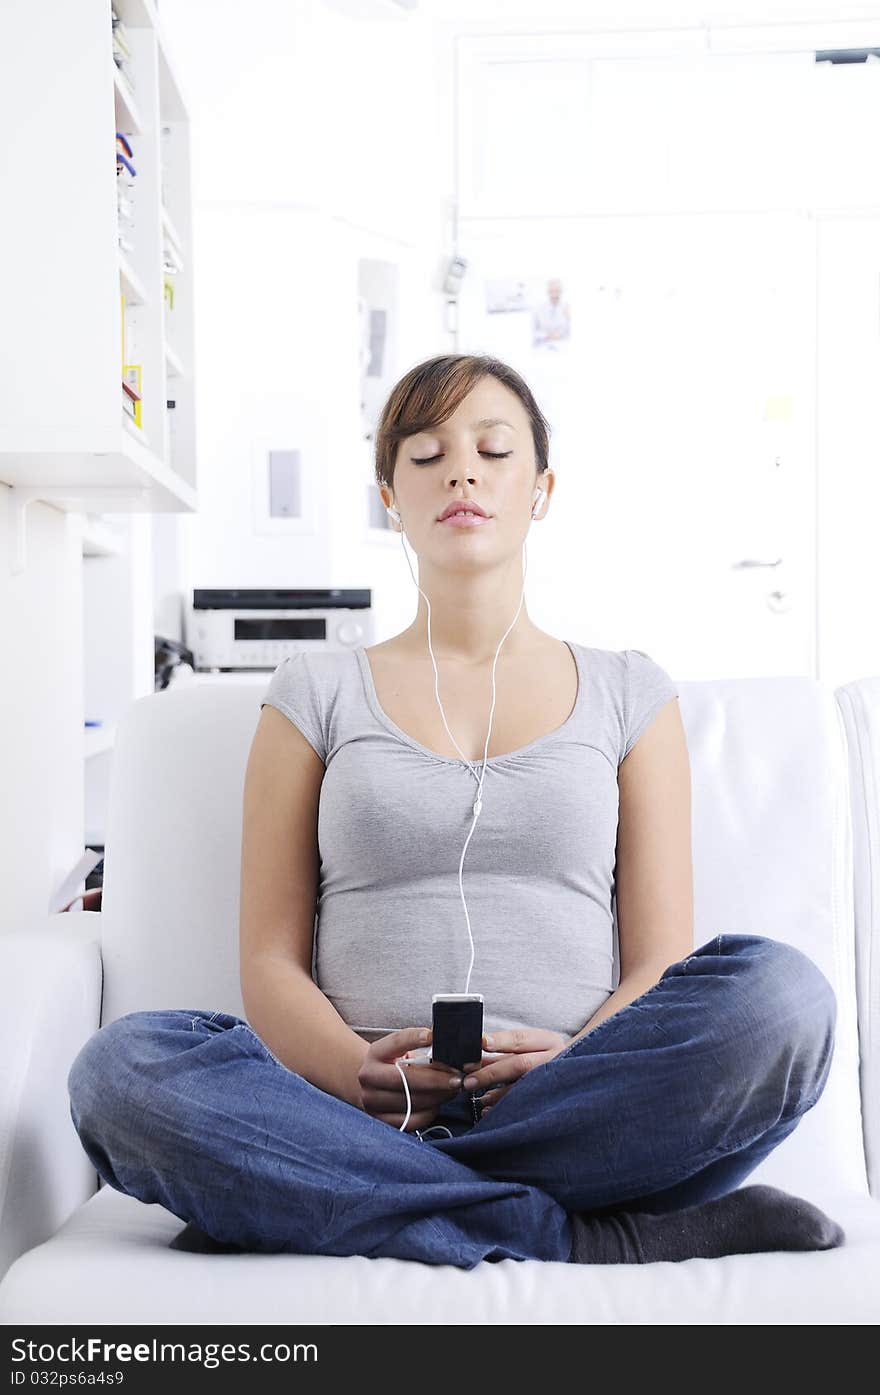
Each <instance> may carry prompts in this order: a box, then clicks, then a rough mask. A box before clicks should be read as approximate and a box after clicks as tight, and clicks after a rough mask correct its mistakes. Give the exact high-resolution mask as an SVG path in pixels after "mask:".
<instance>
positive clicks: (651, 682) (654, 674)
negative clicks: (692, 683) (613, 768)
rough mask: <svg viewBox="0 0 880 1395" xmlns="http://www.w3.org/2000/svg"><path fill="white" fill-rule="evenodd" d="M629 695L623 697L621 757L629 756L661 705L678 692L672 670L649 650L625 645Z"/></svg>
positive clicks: (627, 690)
mask: <svg viewBox="0 0 880 1395" xmlns="http://www.w3.org/2000/svg"><path fill="white" fill-rule="evenodd" d="M624 654H625V656H626V698H625V701H624V708H623V710H624V717H625V730H624V747H623V751H622V753H621V756H620V759H621V760H623V758H624V757H625V756H628V755H629V753H630V751H631V750H632V748H633V746H634V745H635V744H636V742H637V741H638V739H639V737H640V736H641V735H642V733H643V731H644V730H645V729H646V727H648V726H649V725H650V724H651V722H652V721H653V720H654V718H655V717H656V716H657V713H658V712H659V711H660V709H661V707H664V706H665V705H666V703H667V702H669V701H670V699H671V698H677V697H678V696H679V692H678V689H677V687H676V686H675V684H674V683H673V681H672V679H671V678H670V676H669V674H668V673H667V672H666V670H665V669H664V668H661V667H660V665H659V664H656V663H655V662H654V660H653V659H652V658H651V656H650V654H645V653H643V651H642V650H641V649H625V650H624Z"/></svg>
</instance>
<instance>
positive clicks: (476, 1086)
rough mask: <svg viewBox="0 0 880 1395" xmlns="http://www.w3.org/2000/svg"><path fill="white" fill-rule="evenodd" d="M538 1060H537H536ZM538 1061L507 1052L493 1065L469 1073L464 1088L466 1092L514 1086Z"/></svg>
mask: <svg viewBox="0 0 880 1395" xmlns="http://www.w3.org/2000/svg"><path fill="white" fill-rule="evenodd" d="M536 1059H537V1058H536ZM536 1059H535V1060H533V1059H532V1058H531V1057H529V1056H526V1055H520V1056H518V1055H515V1054H514V1053H513V1052H510V1051H505V1052H503V1053H502V1056H501V1058H500V1059H498V1060H496V1061H495V1062H494V1064H493V1065H491V1066H485V1067H484V1068H483V1069H482V1070H476V1071H469V1072H468V1073H467V1075H465V1078H464V1088H465V1089H466V1090H481V1089H485V1088H486V1087H487V1086H489V1085H508V1084H510V1085H512V1084H514V1083H515V1082H516V1081H517V1080H519V1078H520V1076H523V1075H525V1073H526V1071H528V1070H531V1069H532V1066H533V1065H535V1063H536Z"/></svg>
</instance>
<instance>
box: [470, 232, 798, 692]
mask: <svg viewBox="0 0 880 1395" xmlns="http://www.w3.org/2000/svg"><path fill="white" fill-rule="evenodd" d="M459 251H460V252H461V254H462V255H463V256H464V257H466V258H467V259H468V269H467V273H466V277H465V282H464V285H463V289H462V295H461V300H460V307H459V310H460V314H459V335H458V346H457V347H458V351H459V352H464V353H491V354H497V355H498V356H499V357H500V358H502V359H504V360H505V361H506V362H508V363H510V364H511V365H512V366H513V367H515V368H516V369H517V370H518V371H519V372H520V373H522V375H523V376H524V377H525V379H526V381H527V382H528V383H529V385H530V386H531V387H532V389H533V391H534V392H535V395H536V398H537V400H538V405H539V406H540V407H541V408H542V410H543V411H544V413H545V415H546V416H547V417H548V418H549V419H550V423H551V426H552V428H553V430H552V436H551V464H552V465H553V467H554V469H555V470H556V471H557V476H558V480H557V485H556V494H555V496H554V503H555V505H556V509H555V511H554V513H553V515H552V518H553V521H552V523H550V521H549V520H548V524H547V530H548V531H547V532H546V533H545V534H544V535H543V536H539V537H537V538H536V529H534V528H533V529H532V530H531V533H530V535H529V547H530V549H531V550H534V551H536V552H537V554H538V556H539V559H540V560H539V565H538V569H537V576H538V583H539V584H540V585H546V586H547V587H550V588H552V597H553V600H552V618H549V616H548V608H547V607H546V606H544V605H541V604H538V605H536V606H531V605H530V613H531V614H532V615H533V617H534V618H536V620H537V622H538V623H544V624H550V626H551V628H552V629H553V630H554V632H555V633H557V634H559V635H561V636H564V637H567V638H574V639H580V640H582V641H583V642H586V643H596V644H599V645H603V644H607V645H609V646H613V647H624V646H625V645H632V646H634V647H637V648H643V649H645V650H647V652H649V653H650V652H652V651H654V650H656V655H657V657H658V659H660V660H661V661H662V662H663V663H664V665H665V666H667V667H669V668H670V669H672V670H673V671H674V672H675V673H676V674H677V676H678V677H680V678H687V677H701V678H712V677H742V676H748V675H750V674H764V675H770V674H780V675H784V674H810V673H815V671H816V646H815V630H816V576H815V556H816V522H817V520H816V459H815V376H816V371H815V358H816V354H815V350H816V224H815V221H814V219H813V218H812V217H810V216H808V215H804V214H797V213H787V212H772V213H751V212H735V213H725V212H712V213H692V212H689V213H684V214H662V215H657V214H639V215H623V216H621V215H615V216H585V217H577V216H575V217H571V216H569V217H563V218H559V217H555V218H554V217H550V218H546V219H533V220H524V219H522V218H494V219H480V218H466V219H463V220H462V221H461V223H460V224H459ZM554 279H556V280H558V281H559V282H561V287H553V288H550V289H549V292H548V283H549V282H550V281H551V280H554ZM548 295H553V296H556V297H558V299H559V300H561V301H562V303H563V304H566V305H567V306H568V308H569V311H570V333H569V334H568V336H567V337H564V338H563V339H560V340H557V341H556V342H547V343H544V344H540V345H537V344H536V342H535V341H536V331H535V318H534V310H535V307H536V306H538V305H541V304H545V303H546V302H547V300H548ZM554 315H555V316H556V318H557V319H558V310H557V311H555V312H554V311H551V312H550V315H549V321H548V322H549V323H553V322H555V321H554ZM533 540H534V541H533ZM545 540H546V541H545ZM544 546H546V547H547V548H548V549H549V552H548V555H547V556H546V558H544V557H542V555H541V552H540V549H541V548H542V547H544ZM530 555H532V554H531V552H530ZM530 565H531V563H530ZM529 586H530V595H531V594H533V591H532V586H533V583H532V580H531V578H530V581H529ZM539 616H540V618H539Z"/></svg>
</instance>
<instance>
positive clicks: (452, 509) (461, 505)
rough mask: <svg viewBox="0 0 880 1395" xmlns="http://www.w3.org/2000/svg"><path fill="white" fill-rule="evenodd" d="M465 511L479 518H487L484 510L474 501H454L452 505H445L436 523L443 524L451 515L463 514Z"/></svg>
mask: <svg viewBox="0 0 880 1395" xmlns="http://www.w3.org/2000/svg"><path fill="white" fill-rule="evenodd" d="M465 511H467V512H468V513H474V514H477V515H478V517H480V518H488V517H489V515H488V514H487V513H486V510H485V509H484V508H481V507H480V505H479V504H478V503H477V502H476V500H475V499H456V500H454V502H453V503H451V504H447V505H446V508H445V509H444V510H443V512H442V513H441V515H440V518H439V520H438V522H440V523H445V522H446V520H447V519H448V518H451V517H452V515H453V514H456V513H464V512H465Z"/></svg>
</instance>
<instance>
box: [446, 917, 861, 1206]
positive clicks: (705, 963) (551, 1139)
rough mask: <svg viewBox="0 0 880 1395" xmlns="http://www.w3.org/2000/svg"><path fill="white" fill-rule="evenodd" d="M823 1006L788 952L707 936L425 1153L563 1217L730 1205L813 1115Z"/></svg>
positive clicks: (823, 1046) (824, 1051)
mask: <svg viewBox="0 0 880 1395" xmlns="http://www.w3.org/2000/svg"><path fill="white" fill-rule="evenodd" d="M836 1013H837V1004H836V999H835V996H834V991H833V989H832V988H831V985H830V984H829V982H828V980H827V979H826V978H825V976H824V975H823V974H822V973H821V971H820V970H819V969H818V968H817V966H816V965H815V964H814V963H813V961H812V960H811V959H810V958H809V957H808V956H807V955H805V954H803V953H802V952H801V951H800V950H798V949H796V948H794V947H793V946H790V945H787V944H784V943H782V942H780V941H777V940H773V939H769V938H765V937H763V936H760V935H745V934H744V935H733V934H724V935H718V936H716V937H715V939H712V940H709V941H708V942H707V943H706V944H704V945H702V946H701V947H700V948H699V949H698V950H696V951H695V952H694V953H693V954H691V955H688V956H687V957H686V958H685V959H682V960H679V961H678V962H677V963H675V964H671V965H669V967H668V968H667V969H665V970H664V972H663V974H662V976H661V978H660V979H659V981H658V982H657V983H655V984H653V985H652V986H651V987H650V988H649V989H648V990H647V991H646V992H645V993H643V994H642V995H641V997H639V998H636V999H635V1000H634V1001H633V1002H632V1003H629V1004H627V1006H626V1007H624V1008H622V1009H621V1010H620V1011H619V1012H616V1013H614V1014H612V1016H611V1017H608V1018H606V1019H605V1020H604V1021H602V1022H600V1023H598V1024H597V1026H596V1027H594V1028H593V1029H592V1030H591V1031H590V1032H588V1033H587V1034H586V1036H583V1037H580V1038H579V1039H578V1040H576V1041H575V1042H573V1043H571V1044H570V1045H569V1046H567V1047H565V1048H564V1050H563V1051H562V1052H561V1053H560V1054H559V1055H558V1056H556V1057H554V1059H553V1060H551V1061H548V1062H546V1063H545V1064H544V1065H541V1066H537V1067H535V1069H534V1070H532V1071H529V1072H528V1073H527V1074H526V1075H524V1076H523V1077H522V1078H521V1079H520V1080H518V1081H517V1082H516V1084H515V1085H514V1086H513V1087H512V1089H510V1090H509V1091H508V1092H507V1094H506V1095H504V1096H503V1097H502V1098H501V1099H500V1100H499V1101H498V1103H497V1104H496V1105H495V1106H494V1107H493V1109H492V1110H491V1112H489V1113H488V1114H486V1115H485V1117H484V1118H482V1119H481V1120H480V1121H479V1123H477V1124H476V1125H474V1127H473V1128H471V1129H469V1130H468V1131H466V1132H463V1133H461V1134H460V1135H458V1136H457V1137H454V1138H443V1139H438V1140H435V1139H431V1140H430V1144H431V1147H432V1148H433V1149H435V1150H437V1151H439V1152H443V1153H445V1154H446V1155H447V1156H448V1157H452V1158H455V1159H457V1160H458V1161H460V1162H464V1163H467V1165H468V1166H469V1167H472V1168H474V1169H475V1170H477V1171H479V1172H481V1173H482V1174H483V1175H484V1176H488V1177H496V1178H504V1179H505V1180H507V1181H522V1182H527V1183H529V1184H531V1185H533V1186H538V1187H540V1188H541V1189H542V1190H544V1191H546V1192H547V1193H549V1195H550V1196H552V1197H554V1198H555V1199H556V1200H557V1201H558V1202H559V1203H560V1204H561V1205H562V1206H564V1207H565V1208H566V1210H567V1211H589V1212H593V1213H594V1214H595V1213H601V1212H602V1211H603V1210H605V1209H614V1208H616V1207H619V1206H623V1205H626V1206H627V1207H628V1209H631V1210H640V1211H648V1212H655V1213H660V1212H665V1211H676V1210H680V1209H682V1208H683V1207H686V1206H694V1205H697V1204H699V1203H700V1202H703V1201H709V1200H712V1199H713V1198H715V1197H718V1196H723V1195H724V1194H726V1193H727V1192H730V1191H733V1190H735V1189H736V1187H737V1186H738V1185H739V1184H740V1183H741V1182H742V1180H743V1179H744V1178H745V1177H747V1176H748V1174H749V1173H750V1172H752V1171H753V1170H754V1169H755V1168H756V1167H757V1166H758V1164H759V1163H760V1162H761V1160H762V1159H763V1158H765V1157H766V1156H767V1154H768V1153H770V1152H771V1151H772V1150H773V1149H774V1148H775V1147H777V1145H778V1144H779V1143H781V1142H782V1140H783V1139H784V1138H786V1137H787V1136H788V1134H790V1133H791V1132H792V1131H793V1129H794V1128H795V1126H796V1125H797V1123H798V1120H799V1119H800V1117H801V1116H802V1115H803V1114H805V1113H806V1111H807V1110H808V1109H811V1108H812V1106H813V1105H814V1104H815V1103H816V1101H817V1100H818V1098H819V1096H820V1095H821V1093H822V1090H823V1089H824V1086H825V1081H826V1079H827V1076H828V1071H829V1069H830V1066H831V1058H832V1054H833V1049H834V1027H835V1022H836Z"/></svg>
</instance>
